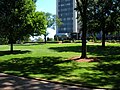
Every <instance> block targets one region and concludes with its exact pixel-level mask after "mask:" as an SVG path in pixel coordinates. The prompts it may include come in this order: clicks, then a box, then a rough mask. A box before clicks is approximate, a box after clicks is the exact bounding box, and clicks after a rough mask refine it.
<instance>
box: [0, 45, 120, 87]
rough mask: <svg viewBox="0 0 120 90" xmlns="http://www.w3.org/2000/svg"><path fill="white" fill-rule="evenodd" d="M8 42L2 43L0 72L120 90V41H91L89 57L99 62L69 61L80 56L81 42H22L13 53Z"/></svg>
mask: <svg viewBox="0 0 120 90" xmlns="http://www.w3.org/2000/svg"><path fill="white" fill-rule="evenodd" d="M8 49H9V46H8V45H1V46H0V50H1V51H0V72H4V73H9V74H14V75H18V76H25V77H33V78H42V79H47V80H53V81H62V82H67V83H74V84H79V85H82V86H89V87H97V88H110V89H120V69H119V67H120V44H119V43H107V45H106V47H105V48H102V47H101V45H100V44H98V43H97V44H95V43H88V45H87V54H88V56H89V57H98V58H99V59H100V62H91V63H87V62H82V63H80V62H75V61H66V59H68V58H70V57H73V56H80V54H81V53H80V52H81V44H79V43H77V44H76V43H75V44H74V43H72V44H36V45H32V44H23V45H14V49H15V51H14V53H13V54H10V52H9V51H8Z"/></svg>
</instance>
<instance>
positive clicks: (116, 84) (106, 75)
mask: <svg viewBox="0 0 120 90" xmlns="http://www.w3.org/2000/svg"><path fill="white" fill-rule="evenodd" d="M100 59H101V60H102V61H103V62H100V63H98V64H97V65H95V66H94V67H91V70H90V71H92V72H93V73H91V72H86V73H82V74H81V75H80V76H81V77H83V78H84V80H85V83H86V84H87V85H92V86H98V87H106V88H110V89H116V90H119V89H120V62H119V61H120V56H114V57H113V56H111V57H101V58H100ZM104 61H105V62H104ZM76 82H77V80H76Z"/></svg>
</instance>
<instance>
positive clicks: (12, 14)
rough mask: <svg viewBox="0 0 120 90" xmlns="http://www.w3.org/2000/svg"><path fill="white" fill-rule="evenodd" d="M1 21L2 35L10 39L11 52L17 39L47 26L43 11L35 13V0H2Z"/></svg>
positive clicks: (0, 6)
mask: <svg viewBox="0 0 120 90" xmlns="http://www.w3.org/2000/svg"><path fill="white" fill-rule="evenodd" d="M0 22H1V23H0V35H1V36H2V37H4V38H7V39H8V40H9V43H10V44H11V49H10V50H11V52H13V43H15V42H16V40H19V39H22V38H23V37H24V36H26V35H32V34H33V33H35V32H36V31H38V30H41V31H42V29H44V28H45V26H46V25H45V17H44V16H43V13H38V12H36V13H35V2H34V1H33V0H1V1H0Z"/></svg>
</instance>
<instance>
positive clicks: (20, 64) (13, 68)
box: [0, 57, 88, 87]
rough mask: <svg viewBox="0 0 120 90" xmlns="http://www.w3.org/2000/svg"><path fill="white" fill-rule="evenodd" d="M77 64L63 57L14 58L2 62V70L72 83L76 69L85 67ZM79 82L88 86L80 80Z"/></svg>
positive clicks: (0, 64)
mask: <svg viewBox="0 0 120 90" xmlns="http://www.w3.org/2000/svg"><path fill="white" fill-rule="evenodd" d="M70 63H72V64H70ZM60 64H62V65H60ZM68 64H69V65H68ZM75 64H77V63H75V62H73V61H71V60H63V59H62V58H61V57H38V58H36V57H25V58H13V59H10V60H6V61H3V62H0V72H3V73H8V74H12V75H17V76H24V77H38V78H42V79H46V80H53V81H54V80H57V81H63V82H64V83H72V81H71V80H72V79H71V77H76V75H71V73H72V72H73V71H74V70H75V69H78V68H79V69H81V68H83V67H80V66H79V67H77V66H76V65H75ZM31 75H33V76H31ZM68 79H70V81H71V82H70V81H68ZM79 84H80V85H82V86H86V85H84V83H82V82H80V81H79ZM87 87H88V86H87Z"/></svg>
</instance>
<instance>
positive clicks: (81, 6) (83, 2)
mask: <svg viewBox="0 0 120 90" xmlns="http://www.w3.org/2000/svg"><path fill="white" fill-rule="evenodd" d="M76 4H77V7H76V8H75V10H77V12H78V13H80V16H78V18H81V22H82V55H81V58H87V55H86V52H87V47H86V32H87V7H88V0H76Z"/></svg>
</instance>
